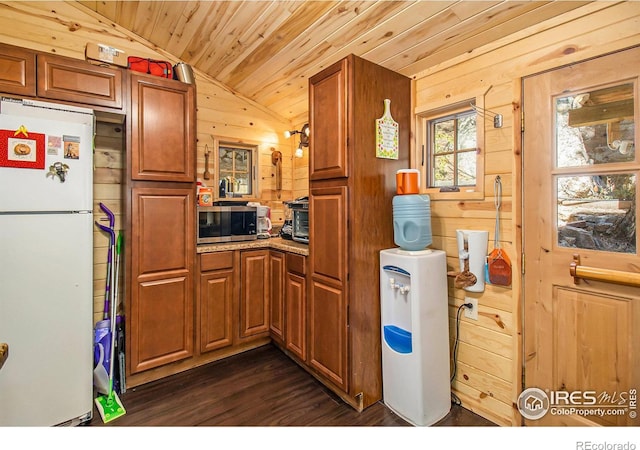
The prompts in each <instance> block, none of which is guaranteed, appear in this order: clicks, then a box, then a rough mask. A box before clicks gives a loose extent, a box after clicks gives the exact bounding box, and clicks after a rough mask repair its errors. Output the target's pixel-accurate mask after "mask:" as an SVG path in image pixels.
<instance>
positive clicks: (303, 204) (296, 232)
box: [289, 197, 309, 244]
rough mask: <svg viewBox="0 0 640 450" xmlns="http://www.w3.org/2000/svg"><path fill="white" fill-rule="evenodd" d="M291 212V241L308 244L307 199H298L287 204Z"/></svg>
mask: <svg viewBox="0 0 640 450" xmlns="http://www.w3.org/2000/svg"><path fill="white" fill-rule="evenodd" d="M289 207H290V208H291V211H292V219H291V239H293V240H294V241H296V242H302V243H304V244H308V243H309V197H298V198H297V199H295V200H294V201H292V202H289Z"/></svg>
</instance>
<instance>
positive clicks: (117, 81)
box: [37, 53, 122, 108]
mask: <svg viewBox="0 0 640 450" xmlns="http://www.w3.org/2000/svg"><path fill="white" fill-rule="evenodd" d="M37 62H38V96H39V97H43V98H50V99H54V100H64V101H69V102H75V103H86V104H89V105H96V106H108V107H111V108H122V69H114V68H111V67H102V66H94V65H93V64H90V63H88V62H86V61H80V60H77V59H73V58H65V57H63V56H56V55H49V54H44V53H42V54H38V59H37Z"/></svg>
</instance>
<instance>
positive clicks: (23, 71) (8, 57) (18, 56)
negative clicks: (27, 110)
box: [0, 44, 36, 97]
mask: <svg viewBox="0 0 640 450" xmlns="http://www.w3.org/2000/svg"><path fill="white" fill-rule="evenodd" d="M0 92H6V93H9V94H16V95H25V96H28V97H35V95H36V53H35V52H33V51H31V50H27V49H24V48H20V47H14V46H13V45H6V44H0Z"/></svg>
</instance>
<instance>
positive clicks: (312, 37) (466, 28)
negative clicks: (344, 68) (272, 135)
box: [79, 0, 590, 123]
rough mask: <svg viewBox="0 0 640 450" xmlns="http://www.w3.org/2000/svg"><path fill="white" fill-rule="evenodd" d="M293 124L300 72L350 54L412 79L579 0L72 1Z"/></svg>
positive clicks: (299, 105) (299, 108)
mask: <svg viewBox="0 0 640 450" xmlns="http://www.w3.org/2000/svg"><path fill="white" fill-rule="evenodd" d="M79 3H81V4H82V5H84V6H86V7H88V8H90V9H92V10H93V11H95V12H97V13H98V14H100V15H102V16H104V17H105V18H106V19H109V20H111V21H113V22H115V23H116V24H118V25H120V26H122V27H124V28H125V29H127V30H129V31H130V32H132V33H134V34H136V35H138V36H140V37H142V38H144V39H145V40H147V41H149V42H150V43H152V44H153V45H155V46H158V47H159V48H161V49H163V50H165V51H166V52H168V53H170V54H171V55H174V56H175V57H176V58H178V59H180V60H182V61H184V62H186V63H188V64H190V65H192V66H193V67H195V68H197V69H199V70H201V71H203V72H205V73H207V74H209V75H210V76H211V77H213V78H214V79H216V80H218V81H219V82H220V83H222V84H224V85H226V86H227V87H228V88H229V89H231V90H232V91H234V92H237V93H239V94H241V95H243V96H245V97H247V98H250V99H252V100H254V101H256V102H257V103H260V104H262V105H264V106H265V107H267V108H269V109H270V110H272V111H274V112H275V113H276V114H278V115H280V116H281V117H283V118H286V119H289V120H291V121H293V122H294V123H296V121H298V120H304V118H305V116H306V114H307V109H308V105H307V98H308V96H307V89H308V84H307V83H308V81H307V80H308V78H309V77H310V76H312V75H314V74H315V73H317V72H319V71H320V70H322V69H323V68H324V67H326V66H328V65H330V64H331V63H333V62H335V61H337V60H338V59H340V58H342V57H344V56H346V55H348V54H350V53H354V54H356V55H359V56H361V57H363V58H365V59H367V60H370V61H373V62H375V63H378V64H380V65H382V66H385V67H388V68H390V69H393V70H396V71H398V72H400V73H403V74H405V75H407V76H415V75H416V74H419V73H420V72H421V71H424V70H427V69H428V68H429V67H431V66H434V65H436V64H439V63H442V62H443V61H447V60H450V59H453V58H455V57H458V56H460V55H462V54H465V53H469V52H472V51H474V49H477V48H479V47H481V46H483V45H486V44H491V43H495V42H497V41H499V40H500V39H502V38H504V37H506V36H509V35H513V34H514V33H517V32H519V31H520V30H522V29H524V28H526V27H530V26H534V25H536V24H539V23H540V22H543V21H545V20H547V19H550V18H552V17H555V16H558V15H559V14H562V13H565V12H567V11H570V10H572V9H575V8H580V7H581V6H584V5H585V4H586V3H590V2H580V1H562V2H558V1H551V2H546V1H545V2H543V1H426V0H414V1H371V0H366V1H350V0H338V1H298V0H286V1H285V0H260V1H258V0H245V1H239V0H236V1H205V0H203V1H130V0H127V1H80V2H79Z"/></svg>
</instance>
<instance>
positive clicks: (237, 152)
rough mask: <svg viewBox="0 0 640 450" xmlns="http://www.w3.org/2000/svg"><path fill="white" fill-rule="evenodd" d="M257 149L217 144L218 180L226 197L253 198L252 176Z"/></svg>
mask: <svg viewBox="0 0 640 450" xmlns="http://www.w3.org/2000/svg"><path fill="white" fill-rule="evenodd" d="M257 161H258V147H257V146H256V145H246V144H239V143H232V142H219V143H218V180H219V183H223V184H224V185H225V188H226V195H227V196H234V197H238V196H255V195H257V194H256V193H255V192H254V191H255V188H256V186H255V183H254V174H255V173H256V170H255V165H256V164H257Z"/></svg>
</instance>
